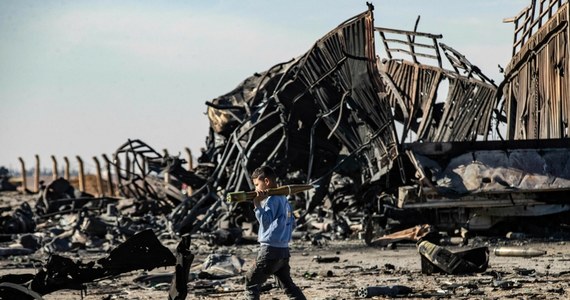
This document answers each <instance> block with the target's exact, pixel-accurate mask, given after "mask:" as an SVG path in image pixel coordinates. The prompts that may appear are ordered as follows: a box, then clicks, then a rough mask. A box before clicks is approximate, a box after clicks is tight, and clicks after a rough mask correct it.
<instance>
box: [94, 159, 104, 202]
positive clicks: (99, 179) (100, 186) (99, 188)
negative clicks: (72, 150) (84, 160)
mask: <svg viewBox="0 0 570 300" xmlns="http://www.w3.org/2000/svg"><path fill="white" fill-rule="evenodd" d="M93 160H94V161H95V168H96V170H95V171H96V172H97V195H98V196H99V197H101V196H105V191H104V190H103V177H102V175H101V164H100V163H99V160H98V159H97V156H93Z"/></svg>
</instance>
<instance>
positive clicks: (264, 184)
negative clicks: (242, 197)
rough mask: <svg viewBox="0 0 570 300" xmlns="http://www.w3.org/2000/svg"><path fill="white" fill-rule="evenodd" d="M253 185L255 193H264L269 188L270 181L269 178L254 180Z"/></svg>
mask: <svg viewBox="0 0 570 300" xmlns="http://www.w3.org/2000/svg"><path fill="white" fill-rule="evenodd" d="M253 185H254V186H255V190H256V191H264V190H266V189H268V188H270V187H271V180H269V178H263V179H261V178H254V179H253Z"/></svg>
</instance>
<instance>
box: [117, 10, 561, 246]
mask: <svg viewBox="0 0 570 300" xmlns="http://www.w3.org/2000/svg"><path fill="white" fill-rule="evenodd" d="M566 7H567V4H562V3H560V2H558V1H541V2H540V3H537V2H535V1H534V2H533V3H532V4H531V5H530V6H529V7H527V8H525V9H524V10H523V11H522V12H521V13H520V14H519V15H517V16H516V17H515V18H513V19H512V20H510V21H512V22H513V23H514V24H515V34H514V44H513V58H512V60H511V62H510V63H509V64H508V65H507V67H506V68H505V72H504V75H505V79H504V81H503V82H501V83H498V84H497V83H496V82H494V81H493V80H491V79H489V78H488V77H487V76H486V75H485V74H484V73H483V71H482V70H480V69H479V68H478V67H477V66H476V65H475V64H474V63H472V62H471V61H469V60H468V59H467V58H466V57H465V56H464V55H463V54H461V53H460V52H459V51H458V50H456V49H454V48H452V47H451V46H449V45H447V44H445V43H443V42H442V39H443V37H442V35H439V34H432V33H425V32H421V31H418V30H417V28H416V29H415V30H413V31H409V30H400V29H391V28H383V27H377V26H375V24H374V17H373V7H372V6H371V5H370V6H369V9H368V10H367V11H365V12H364V13H362V14H360V15H357V16H355V17H353V18H351V19H349V20H347V21H346V22H344V23H342V24H341V25H339V26H338V27H337V28H335V29H333V30H332V31H330V32H329V33H328V34H326V35H325V36H324V37H322V38H321V39H319V40H318V41H316V42H315V44H314V45H313V46H312V47H311V48H310V49H309V51H307V52H306V53H305V54H303V55H301V56H299V57H297V58H294V59H292V60H290V61H287V62H283V63H279V64H276V65H275V66H273V67H271V68H269V69H268V70H267V71H264V72H259V73H255V74H254V75H253V76H251V77H249V78H247V79H245V80H244V81H243V82H242V83H241V84H240V85H238V86H237V87H236V88H235V89H234V90H232V91H230V92H229V93H227V94H224V95H222V96H220V97H218V98H216V99H213V100H212V101H208V102H206V105H207V106H208V110H207V114H208V118H209V120H210V124H211V126H210V129H209V133H208V136H207V139H206V146H205V148H204V149H203V151H202V154H201V156H200V157H199V159H198V162H199V163H198V165H197V166H196V167H195V168H194V169H193V170H190V171H186V170H184V169H182V168H181V167H180V163H181V161H177V160H176V158H173V157H162V156H161V155H160V154H158V153H156V151H154V150H152V148H150V147H149V146H147V145H145V144H144V143H142V142H140V141H134V143H136V144H137V145H136V146H134V147H133V145H132V143H133V142H132V141H130V142H129V143H127V144H125V145H123V146H122V147H121V148H120V149H119V150H118V151H117V153H116V155H115V157H119V156H120V155H121V154H127V155H129V154H130V155H131V158H127V160H128V161H130V162H131V164H132V165H133V166H137V165H138V169H140V170H139V171H140V172H138V173H139V174H143V176H142V177H141V178H140V179H141V182H144V184H143V185H140V184H135V185H134V186H135V187H136V190H135V191H133V189H132V187H133V185H129V184H126V185H122V187H123V189H122V190H123V191H126V190H128V191H127V195H130V196H132V195H133V192H136V191H138V192H140V191H142V190H145V189H146V192H144V193H142V194H141V193H138V196H139V198H145V196H144V195H148V194H149V191H148V186H152V185H153V184H150V185H149V181H148V180H149V179H150V178H149V177H150V176H145V175H144V174H149V172H150V170H152V168H153V166H154V167H155V169H156V170H164V169H166V172H167V173H169V175H170V176H172V177H173V178H174V179H176V180H178V187H179V186H180V184H185V185H188V186H190V187H191V188H192V191H193V193H192V194H191V195H188V197H182V196H181V195H176V194H177V190H176V189H172V188H169V187H163V188H165V189H166V193H163V194H168V195H167V196H165V198H167V199H171V201H170V203H167V205H166V206H167V207H166V209H165V210H164V211H169V210H172V212H171V213H170V221H171V227H172V229H173V230H174V231H175V232H178V233H180V234H184V233H196V232H212V231H214V230H217V229H232V228H233V229H240V230H243V231H247V232H249V233H255V232H256V230H254V229H255V226H256V225H255V222H254V221H255V218H254V216H253V214H252V212H251V209H249V206H250V205H251V204H249V203H225V201H224V199H225V198H226V195H227V194H228V193H230V192H235V191H239V190H252V189H253V186H252V183H251V179H250V178H249V176H250V174H251V172H252V170H253V169H254V168H256V167H257V166H260V165H261V164H268V165H271V166H274V167H276V169H277V170H278V172H279V178H280V182H281V183H282V184H296V183H310V184H314V185H315V187H316V188H315V190H314V191H312V192H310V193H304V194H297V195H294V196H291V201H292V202H293V204H294V205H295V208H296V210H297V214H298V217H300V221H301V222H300V224H301V225H302V226H305V229H306V228H307V226H309V227H310V224H312V223H314V222H316V223H319V222H321V223H322V217H323V216H325V217H326V218H328V220H329V222H330V224H329V225H330V226H329V227H331V228H334V229H335V230H337V231H340V232H341V234H342V235H345V236H346V235H347V234H348V233H349V232H350V229H349V228H350V227H351V226H352V225H355V224H360V225H361V226H360V229H361V230H364V229H366V228H367V227H370V226H376V227H378V226H380V227H383V226H385V223H386V221H387V219H390V218H392V219H399V221H401V223H410V224H408V225H415V224H419V223H420V222H421V223H430V224H437V225H439V226H440V227H442V228H450V229H452V228H458V227H464V228H468V229H473V230H478V229H488V228H490V227H492V226H493V225H494V224H496V223H497V222H499V221H501V220H503V219H505V218H508V217H511V216H536V215H545V214H554V213H559V212H563V211H568V209H569V208H570V207H569V206H568V205H567V204H565V203H564V194H565V191H566V190H567V189H568V188H569V187H570V182H569V175H570V169H569V168H570V166H569V164H568V160H569V153H570V152H569V151H568V150H569V144H568V142H567V141H568V140H567V134H568V121H567V118H568V113H569V109H568V105H567V104H566V102H567V100H566V99H567V98H568V96H567V93H568V92H567V87H568V82H566V77H564V70H565V69H566V65H567V64H568V62H567V61H566V60H565V59H564V58H565V55H566V52H568V47H567V45H566V44H565V42H564V41H565V40H564V39H565V37H566V34H567V31H568V29H567V27H566V25H565V24H566V18H567V8H566ZM417 25H418V24H416V27H417ZM129 147H130V148H129ZM140 149H144V150H142V153H140V152H141V151H140ZM149 149H150V150H149ZM149 153H152V155H149ZM145 155H146V156H145ZM137 157H142V158H144V159H143V160H141V161H142V163H141V162H139V161H137ZM133 161H134V162H133ZM135 162H136V163H135ZM145 162H146V163H145ZM145 164H148V166H149V167H145ZM161 168H162V169H161ZM123 171H124V170H123ZM117 173H118V174H121V171H119V169H118V171H117ZM131 173H132V174H134V173H136V172H134V171H132V170H131V171H129V172H126V173H125V174H131ZM125 176H127V175H125ZM128 176H130V175H128ZM119 177H122V176H119ZM126 178H127V177H124V179H126ZM129 180H130V183H133V181H132V179H129ZM150 180H152V179H150ZM120 183H121V182H120ZM155 183H156V181H155ZM156 184H159V185H161V184H162V183H161V181H159V182H158V183H156ZM141 187H142V190H141ZM129 189H130V190H129ZM135 194H136V193H135ZM151 194H152V193H151ZM150 198H156V195H154V197H150ZM159 198H160V197H159ZM411 216H413V217H411ZM319 224H320V223H319ZM302 226H301V227H300V229H302Z"/></svg>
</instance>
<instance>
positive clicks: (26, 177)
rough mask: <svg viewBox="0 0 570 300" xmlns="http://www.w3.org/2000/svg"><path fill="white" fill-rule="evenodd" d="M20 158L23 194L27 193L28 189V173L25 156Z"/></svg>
mask: <svg viewBox="0 0 570 300" xmlns="http://www.w3.org/2000/svg"><path fill="white" fill-rule="evenodd" d="M18 159H19V160H20V165H21V166H22V168H21V171H22V194H25V193H26V191H27V189H28V180H27V179H28V175H27V174H26V164H25V163H24V159H23V158H21V157H18Z"/></svg>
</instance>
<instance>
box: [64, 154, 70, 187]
mask: <svg viewBox="0 0 570 300" xmlns="http://www.w3.org/2000/svg"><path fill="white" fill-rule="evenodd" d="M63 161H64V162H65V169H64V170H63V178H65V180H67V181H69V159H67V156H64V157H63Z"/></svg>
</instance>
